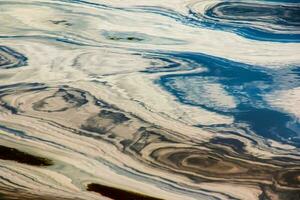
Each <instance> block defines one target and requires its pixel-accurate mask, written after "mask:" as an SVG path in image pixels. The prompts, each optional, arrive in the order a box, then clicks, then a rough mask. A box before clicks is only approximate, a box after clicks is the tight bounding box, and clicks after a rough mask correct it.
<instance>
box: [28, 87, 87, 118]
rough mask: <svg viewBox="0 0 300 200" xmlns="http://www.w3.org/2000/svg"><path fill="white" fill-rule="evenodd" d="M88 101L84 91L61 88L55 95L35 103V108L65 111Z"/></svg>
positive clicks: (38, 109)
mask: <svg viewBox="0 0 300 200" xmlns="http://www.w3.org/2000/svg"><path fill="white" fill-rule="evenodd" d="M87 102H88V100H87V99H86V96H85V93H84V92H82V91H80V90H75V89H68V88H59V89H58V91H57V92H55V93H54V94H53V95H50V96H48V97H45V98H43V99H41V100H39V101H37V102H35V103H33V109H34V110H36V111H41V112H63V111H66V110H68V109H71V108H75V107H80V106H83V105H84V104H86V103H87ZM54 105H56V106H54Z"/></svg>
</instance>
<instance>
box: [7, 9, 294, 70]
mask: <svg viewBox="0 0 300 200" xmlns="http://www.w3.org/2000/svg"><path fill="white" fill-rule="evenodd" d="M62 5H64V4H62ZM73 5H74V4H73ZM2 6H3V9H4V8H5V9H4V12H1V15H4V16H7V15H8V16H11V18H10V19H6V20H5V19H3V22H2V23H3V24H8V21H9V22H10V23H9V25H7V26H9V30H14V27H25V28H23V29H21V31H22V35H36V34H38V35H48V36H53V37H55V36H61V37H63V36H64V37H67V38H68V37H69V38H72V37H74V38H77V39H78V40H79V41H80V40H81V41H85V42H87V43H89V44H91V45H101V44H110V45H115V46H119V47H123V48H136V49H139V50H140V49H147V50H172V51H194V52H202V53H207V54H210V55H215V56H220V57H224V58H228V59H233V60H237V61H241V62H246V63H252V64H258V65H263V66H264V67H278V65H279V66H284V65H291V64H299V63H300V58H299V56H297V52H300V44H299V43H273V42H260V41H253V40H248V39H245V38H242V37H240V36H237V35H236V34H234V33H228V32H223V31H216V30H208V29H203V28H200V27H190V26H186V25H184V24H181V23H179V22H177V21H175V20H174V19H170V18H167V17H163V16H160V15H158V14H151V13H145V12H128V11H121V10H115V9H113V10H103V9H97V8H90V7H89V8H88V7H85V6H81V5H80V6H81V7H79V6H75V5H74V7H72V9H73V10H74V11H76V10H80V11H82V12H83V13H87V14H97V15H100V16H97V17H95V16H93V17H92V16H85V17H82V15H79V14H76V13H72V14H69V13H67V14H66V12H63V11H61V10H57V9H55V8H48V7H47V9H45V8H43V7H41V6H31V5H28V6H23V8H22V10H15V9H17V8H15V6H6V5H2ZM62 7H63V6H62ZM37 9H38V10H40V11H39V12H41V13H39V15H38V16H45V17H44V18H43V17H37V16H36V15H35V14H34V13H35V10H37ZM20 12H21V13H22V12H25V13H23V15H20V14H15V13H20ZM51 15H54V16H56V18H55V19H53V20H67V21H68V20H69V21H70V19H69V18H72V19H78V20H77V21H76V20H71V21H70V22H71V23H73V26H70V27H67V26H64V25H62V24H59V25H53V24H51V25H50V21H49V20H52V18H50V19H49V17H47V16H51ZM69 15H70V16H69ZM107 15H109V16H110V17H109V18H107ZM68 16H69V17H68ZM104 16H106V17H104ZM124 16H126V17H124ZM6 18H7V17H6ZM1 19H2V16H1ZM11 21H13V22H14V23H15V24H11ZM133 22H134V23H133ZM7 26H4V27H6V28H7ZM49 27H51V28H50V29H49ZM103 30H106V31H119V32H138V33H145V34H148V35H149V37H151V35H152V36H154V35H155V36H156V37H167V38H172V39H176V40H181V41H184V42H185V44H176V45H170V44H169V43H168V44H167V45H157V44H156V45H153V44H151V43H135V42H118V43H117V42H113V41H109V40H107V39H105V38H104V37H103V36H102V35H101V32H102V31H103ZM176 30H178V31H176ZM19 31H20V30H17V31H15V32H14V33H15V34H16V35H18V32H19ZM1 35H6V33H1ZM8 35H10V34H8ZM212 38H213V39H212Z"/></svg>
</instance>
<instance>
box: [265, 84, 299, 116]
mask: <svg viewBox="0 0 300 200" xmlns="http://www.w3.org/2000/svg"><path fill="white" fill-rule="evenodd" d="M265 99H266V100H267V101H268V102H269V103H270V105H271V106H273V107H275V108H279V109H282V110H284V111H286V112H288V113H291V114H292V115H294V116H295V117H296V118H297V119H298V120H299V121H300V106H299V105H300V87H297V88H293V89H288V90H278V91H275V92H273V93H272V94H268V95H266V97H265Z"/></svg>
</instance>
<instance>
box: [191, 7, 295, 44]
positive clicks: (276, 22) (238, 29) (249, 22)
mask: <svg viewBox="0 0 300 200" xmlns="http://www.w3.org/2000/svg"><path fill="white" fill-rule="evenodd" d="M299 13H300V5H299V4H287V3H285V4H281V3H280V2H276V3H274V2H273V3H270V2H269V3H268V2H253V1H243V2H240V1H226V2H219V3H216V4H213V5H209V6H204V5H203V3H202V2H198V3H196V4H194V5H193V6H192V7H191V14H192V15H194V16H195V17H196V18H198V19H200V20H201V23H202V24H203V25H204V26H207V27H211V28H214V29H220V30H226V31H230V32H235V33H237V34H239V35H242V36H244V37H247V38H251V39H256V40H265V41H280V42H299V41H300V14H299Z"/></svg>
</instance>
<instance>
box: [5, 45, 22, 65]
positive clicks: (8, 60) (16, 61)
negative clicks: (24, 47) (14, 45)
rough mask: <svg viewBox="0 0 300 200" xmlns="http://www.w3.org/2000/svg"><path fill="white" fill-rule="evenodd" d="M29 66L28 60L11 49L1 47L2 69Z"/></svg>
mask: <svg viewBox="0 0 300 200" xmlns="http://www.w3.org/2000/svg"><path fill="white" fill-rule="evenodd" d="M26 64H27V58H26V57H25V56H23V55H22V54H20V53H18V52H16V51H14V50H13V49H11V48H8V47H5V46H0V69H10V68H16V67H22V66H25V65H26Z"/></svg>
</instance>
